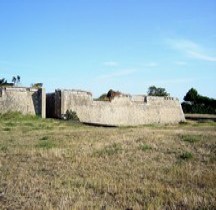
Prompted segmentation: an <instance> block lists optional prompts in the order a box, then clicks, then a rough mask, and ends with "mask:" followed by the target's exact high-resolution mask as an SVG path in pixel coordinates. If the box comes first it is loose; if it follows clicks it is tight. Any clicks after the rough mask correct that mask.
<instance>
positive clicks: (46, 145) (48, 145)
mask: <svg viewBox="0 0 216 210" xmlns="http://www.w3.org/2000/svg"><path fill="white" fill-rule="evenodd" d="M55 146H56V145H55V144H54V143H53V142H52V141H48V140H46V141H40V142H39V143H38V144H37V145H36V147H37V148H42V149H51V148H53V147H55Z"/></svg>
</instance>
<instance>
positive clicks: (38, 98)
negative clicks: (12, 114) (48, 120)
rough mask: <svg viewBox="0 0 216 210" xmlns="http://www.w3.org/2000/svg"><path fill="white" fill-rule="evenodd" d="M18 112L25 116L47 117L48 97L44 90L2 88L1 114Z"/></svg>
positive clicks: (0, 95) (0, 99)
mask: <svg viewBox="0 0 216 210" xmlns="http://www.w3.org/2000/svg"><path fill="white" fill-rule="evenodd" d="M9 111H18V112H21V113H23V114H32V115H40V116H42V117H43V118H45V117H46V95H45V90H44V89H35V88H23V87H22V88H21V87H1V88H0V113H5V112H9Z"/></svg>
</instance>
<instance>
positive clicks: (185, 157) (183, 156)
mask: <svg viewBox="0 0 216 210" xmlns="http://www.w3.org/2000/svg"><path fill="white" fill-rule="evenodd" d="M180 158H181V159H183V160H189V159H191V158H193V154H192V153H191V152H183V153H182V154H181V155H180Z"/></svg>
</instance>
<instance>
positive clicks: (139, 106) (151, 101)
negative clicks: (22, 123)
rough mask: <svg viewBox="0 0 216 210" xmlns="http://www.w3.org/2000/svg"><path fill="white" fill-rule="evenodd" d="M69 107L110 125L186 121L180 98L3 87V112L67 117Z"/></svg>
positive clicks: (86, 120) (0, 95)
mask: <svg viewBox="0 0 216 210" xmlns="http://www.w3.org/2000/svg"><path fill="white" fill-rule="evenodd" d="M67 110H71V111H73V112H76V114H77V116H78V117H79V119H80V121H81V122H83V123H89V124H98V125H108V126H128V125H131V126H135V125H142V124H155V123H161V124H173V123H179V122H182V121H185V118H184V113H183V111H182V108H181V104H180V102H179V101H178V99H176V98H173V97H155V96H145V95H124V94H120V95H118V96H116V97H114V98H113V99H112V100H108V101H96V100H94V99H93V98H92V94H91V93H90V92H86V91H81V90H61V89H57V90H55V92H54V93H48V94H46V93H45V89H44V88H38V89H37V88H23V87H22V88H21V87H0V112H1V113H5V112H8V111H19V112H21V113H23V114H32V115H39V116H41V117H43V118H45V117H49V118H64V116H65V114H66V112H67Z"/></svg>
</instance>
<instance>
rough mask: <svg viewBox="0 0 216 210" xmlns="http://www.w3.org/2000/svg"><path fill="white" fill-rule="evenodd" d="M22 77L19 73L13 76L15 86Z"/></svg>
mask: <svg viewBox="0 0 216 210" xmlns="http://www.w3.org/2000/svg"><path fill="white" fill-rule="evenodd" d="M20 79H21V78H20V76H19V75H17V76H16V77H15V76H13V77H12V82H13V84H14V86H15V85H18V84H19V83H20Z"/></svg>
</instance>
